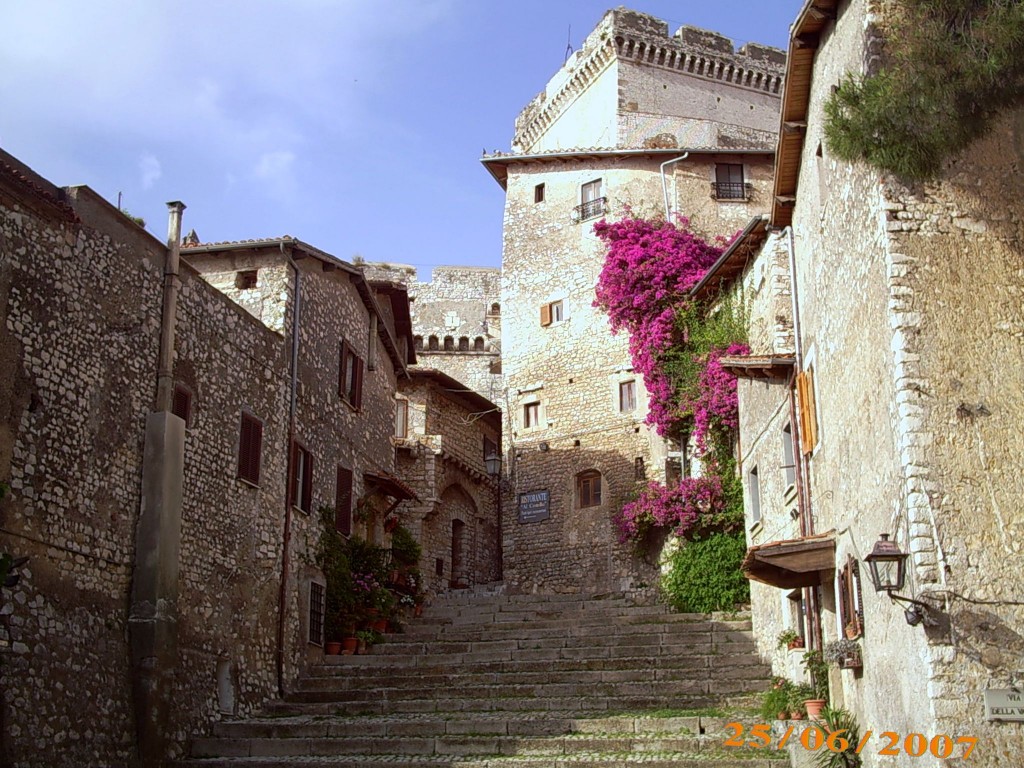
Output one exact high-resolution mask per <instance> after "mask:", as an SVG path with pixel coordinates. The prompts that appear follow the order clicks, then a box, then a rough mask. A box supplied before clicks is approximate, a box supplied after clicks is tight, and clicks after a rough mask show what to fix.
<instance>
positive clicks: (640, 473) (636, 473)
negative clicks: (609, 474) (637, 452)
mask: <svg viewBox="0 0 1024 768" xmlns="http://www.w3.org/2000/svg"><path fill="white" fill-rule="evenodd" d="M633 479H634V480H636V481H637V482H638V483H639V482H642V481H644V480H646V479H647V467H646V466H644V457H643V456H637V457H636V458H635V459H633Z"/></svg>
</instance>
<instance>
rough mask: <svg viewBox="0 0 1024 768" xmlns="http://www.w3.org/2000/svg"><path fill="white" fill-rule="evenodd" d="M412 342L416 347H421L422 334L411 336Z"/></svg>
mask: <svg viewBox="0 0 1024 768" xmlns="http://www.w3.org/2000/svg"><path fill="white" fill-rule="evenodd" d="M412 343H413V345H415V347H416V349H423V337H422V336H413V337H412Z"/></svg>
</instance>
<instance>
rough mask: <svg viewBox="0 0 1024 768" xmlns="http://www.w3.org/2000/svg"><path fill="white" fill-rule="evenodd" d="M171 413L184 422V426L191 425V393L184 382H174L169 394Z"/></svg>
mask: <svg viewBox="0 0 1024 768" xmlns="http://www.w3.org/2000/svg"><path fill="white" fill-rule="evenodd" d="M171 413H173V414H174V415H175V416H177V417H179V418H180V419H181V420H182V421H184V422H185V426H186V427H190V426H192V422H191V419H192V393H191V392H190V391H189V388H188V387H186V386H185V385H184V384H175V385H174V393H173V394H172V395H171Z"/></svg>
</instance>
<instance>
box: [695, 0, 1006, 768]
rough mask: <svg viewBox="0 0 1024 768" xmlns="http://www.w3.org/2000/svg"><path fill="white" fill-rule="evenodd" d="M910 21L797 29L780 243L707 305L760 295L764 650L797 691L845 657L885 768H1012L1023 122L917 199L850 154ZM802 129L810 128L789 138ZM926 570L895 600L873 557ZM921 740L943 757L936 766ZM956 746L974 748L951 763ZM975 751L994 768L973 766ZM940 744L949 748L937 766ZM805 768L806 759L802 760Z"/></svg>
mask: <svg viewBox="0 0 1024 768" xmlns="http://www.w3.org/2000/svg"><path fill="white" fill-rule="evenodd" d="M890 10H891V6H887V5H886V4H884V3H877V2H871V1H870V0H851V2H844V3H837V2H834V1H833V0H813V2H809V3H808V4H807V5H806V6H805V7H804V9H803V10H802V11H801V13H800V16H799V17H798V19H797V21H796V23H795V24H794V26H793V28H792V35H793V37H792V43H791V46H790V59H789V64H788V71H787V75H786V82H787V85H786V89H785V92H784V95H783V105H782V126H783V132H782V134H781V138H780V142H779V148H778V154H777V166H776V176H775V183H774V184H775V186H774V202H773V205H772V210H771V214H770V217H769V219H768V220H767V221H755V222H752V223H751V225H750V226H749V227H748V228H747V230H746V231H745V233H744V236H743V237H742V238H741V239H740V240H739V241H737V242H736V243H735V244H734V245H733V247H732V248H731V249H730V253H728V254H726V257H724V258H723V259H722V260H721V261H720V262H719V264H718V266H717V267H716V269H715V270H713V274H712V275H711V276H709V278H708V279H707V281H706V282H705V284H704V285H702V286H698V288H697V289H696V290H698V291H708V292H709V295H713V293H714V291H716V290H718V287H719V285H722V286H726V287H727V289H728V290H733V291H738V290H742V291H743V292H744V294H745V295H746V296H747V297H748V298H750V300H751V303H752V307H753V310H752V311H753V327H752V333H751V347H752V353H751V356H750V357H747V358H733V359H731V360H727V361H724V362H728V363H729V365H730V366H731V368H732V370H733V371H734V372H735V373H736V374H737V375H738V376H739V377H740V379H739V381H740V384H739V388H740V420H741V425H740V440H739V444H740V446H741V471H742V473H743V478H744V484H745V494H746V515H747V521H746V522H747V535H748V541H749V545H750V547H749V550H748V553H747V557H746V560H745V562H744V569H745V570H746V571H747V573H748V575H749V577H750V578H751V579H752V580H753V581H752V584H751V587H752V599H753V608H754V622H755V630H756V633H757V635H758V639H759V643H760V645H761V649H762V651H763V653H764V654H765V655H772V656H773V661H774V664H775V668H776V671H777V672H778V673H781V674H786V675H789V676H791V677H794V678H797V676H798V675H800V674H801V672H800V670H799V661H800V659H801V656H802V653H803V651H787V650H777V649H776V647H775V646H776V642H775V638H776V636H777V635H778V633H779V632H780V631H781V630H782V629H785V628H792V629H794V630H796V631H797V632H798V633H799V634H800V635H802V636H804V637H805V638H806V643H807V645H808V647H813V648H821V647H822V646H823V644H827V643H828V642H830V641H834V640H836V639H838V638H841V637H846V638H852V639H854V640H855V641H856V642H857V644H858V645H859V647H860V656H861V661H862V666H861V667H860V668H856V667H855V666H853V665H848V668H834V669H832V671H831V674H830V687H831V698H832V702H833V704H834V705H837V706H843V707H845V708H846V709H848V710H850V711H852V712H853V713H855V715H856V717H857V719H858V721H859V723H860V728H861V733H862V734H863V733H865V732H866V731H868V730H872V731H873V732H874V733H875V734H878V733H880V732H881V731H891V732H893V733H895V734H897V735H898V740H899V744H898V747H897V752H898V755H894V756H888V757H880V756H879V754H878V753H879V751H880V750H881V749H883V748H884V747H885V742H883V741H879V740H878V739H877V737H876V738H875V739H874V740H872V741H871V742H870V743H869V744H868V748H867V750H866V751H865V753H864V754H863V756H864V757H865V765H867V766H873V765H882V764H883V761H884V764H885V765H905V766H920V765H960V764H968V763H970V764H972V765H979V766H997V765H1012V764H1013V763H1015V762H1020V755H1019V750H1020V744H1021V743H1022V741H1024V725H1022V722H1024V708H1022V707H1021V701H1022V699H1021V694H1020V687H1021V685H1022V683H1024V665H1022V659H1024V632H1022V629H1021V628H1022V627H1024V609H1022V608H1021V602H1020V601H1021V598H1020V596H1021V594H1022V593H1024V577H1022V575H1021V573H1020V569H1019V568H1016V567H1014V565H1015V564H1016V563H1019V561H1020V556H1021V551H1022V547H1024V544H1022V541H1024V538H1022V534H1024V515H1022V514H1021V510H1020V498H1021V496H1022V494H1024V481H1022V479H1021V478H1022V472H1021V469H1022V461H1021V456H1022V454H1024V438H1022V436H1021V430H1020V424H1021V423H1022V421H1024V390H1022V389H1021V386H1020V382H1021V380H1022V377H1024V357H1022V353H1021V350H1022V346H1021V341H1022V339H1024V311H1022V304H1021V296H1022V295H1024V272H1022V271H1021V264H1020V243H1021V241H1022V238H1024V208H1022V204H1021V200H1022V199H1024V195H1022V192H1024V190H1022V182H1021V179H1020V177H1019V175H1018V174H1016V173H1013V172H1008V169H1010V168H1016V167H1018V166H1019V165H1020V164H1021V162H1022V161H1024V112H1021V111H1020V110H1017V111H1014V112H1010V113H1008V114H1004V115H1002V116H1001V118H1000V120H999V122H998V124H997V125H996V127H995V129H994V130H993V131H992V132H991V133H990V134H989V135H988V136H987V137H985V138H983V139H981V140H978V141H977V142H975V144H974V145H973V146H971V147H970V148H969V149H968V150H966V151H965V152H964V153H963V154H962V155H961V156H959V157H956V158H953V159H951V160H949V161H948V162H947V164H946V166H945V168H944V171H943V172H942V174H941V175H940V176H939V178H937V179H935V180H933V181H931V182H928V183H920V184H917V185H913V186H908V185H905V184H903V183H901V182H899V181H898V180H896V179H895V178H893V177H891V176H889V175H887V174H883V173H881V172H879V171H877V170H875V169H872V168H870V167H867V166H865V165H862V164H851V163H847V162H844V161H841V160H838V159H837V158H835V157H832V156H831V155H830V152H829V149H828V146H827V145H826V143H825V141H824V138H823V126H824V104H825V102H826V100H827V99H828V97H829V96H830V94H831V92H832V88H833V86H834V85H835V84H837V83H839V82H840V81H841V80H842V79H843V78H844V77H846V76H847V75H848V74H850V73H853V74H862V73H865V72H866V71H867V68H868V67H869V66H871V62H872V61H873V57H872V52H873V51H874V50H875V47H876V45H877V38H876V35H877V34H878V29H879V28H881V29H884V27H885V24H886V21H887V18H888V16H887V14H888V12H889V11H890ZM787 126H792V127H793V128H794V130H790V131H787V130H786V127H787ZM880 534H886V535H887V536H889V537H891V541H892V542H894V543H895V544H896V545H897V546H898V548H899V550H900V551H901V552H902V553H904V554H906V555H908V559H907V561H906V569H907V575H906V583H905V585H904V587H903V589H902V590H901V591H899V592H898V593H894V599H890V598H889V597H888V596H887V593H886V592H884V591H881V592H876V591H875V589H874V588H873V583H872V579H871V576H870V571H869V563H868V562H867V558H868V556H869V555H870V554H871V553H872V552H873V550H874V548H875V547H876V545H877V543H878V542H879V541H880ZM911 734H922V735H923V736H924V738H925V740H926V741H927V745H928V751H926V752H925V753H924V756H923V757H919V756H915V755H919V754H920V751H918V748H919V741H915V740H913V739H911V738H910V735H911ZM943 735H945V736H948V737H950V739H951V741H952V742H953V744H954V746H952V748H951V759H950V760H948V761H947V760H945V759H939V758H941V757H942V756H943V755H944V754H949V752H947V751H946V741H945V740H944V739H943V738H942V737H943ZM960 737H968V738H971V737H974V738H976V739H977V746H976V747H975V749H974V751H973V752H972V753H971V754H970V757H969V758H966V759H964V757H963V756H964V752H965V746H964V745H962V744H957V743H956V742H957V740H958V739H959V738H960ZM933 745H935V748H934V749H933V748H932V747H933ZM798 751H799V750H798Z"/></svg>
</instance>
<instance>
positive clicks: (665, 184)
mask: <svg viewBox="0 0 1024 768" xmlns="http://www.w3.org/2000/svg"><path fill="white" fill-rule="evenodd" d="M689 156H690V153H689V152H684V153H683V154H681V155H680V156H679V157H676V158H673V159H671V160H666V161H665V162H664V163H662V164H661V194H662V196H663V197H664V198H665V221H668V222H671V221H672V211H671V210H670V209H669V207H668V181H667V180H666V178H665V169H666V168H668V167H669V166H670V165H673V164H675V163H679V162H682V161H683V160H685V159H686V158H688V157H689Z"/></svg>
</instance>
